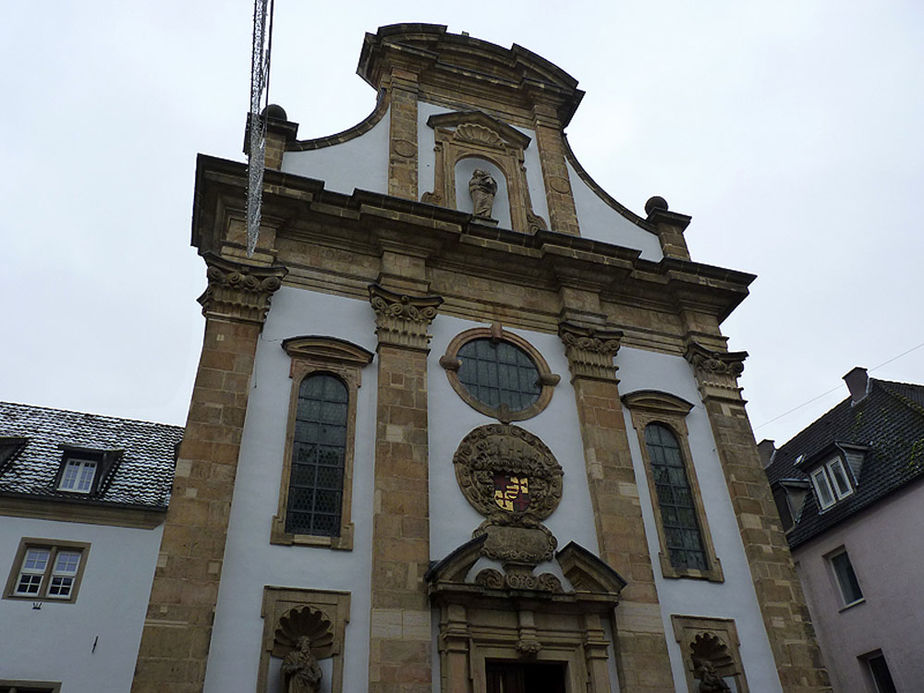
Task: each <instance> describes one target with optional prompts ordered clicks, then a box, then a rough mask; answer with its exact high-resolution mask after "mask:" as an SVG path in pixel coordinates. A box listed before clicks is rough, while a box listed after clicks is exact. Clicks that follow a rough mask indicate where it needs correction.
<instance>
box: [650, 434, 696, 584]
mask: <svg viewBox="0 0 924 693" xmlns="http://www.w3.org/2000/svg"><path fill="white" fill-rule="evenodd" d="M645 446H646V447H647V448H648V457H649V459H650V460H651V472H652V477H653V478H654V482H655V490H656V495H657V498H658V506H659V508H660V510H661V524H662V525H663V527H664V541H665V543H666V544H667V550H668V553H669V555H670V560H671V565H672V566H674V567H675V568H694V569H696V570H707V569H708V566H707V565H706V552H705V550H704V548H703V538H702V533H701V531H700V527H699V521H698V520H697V518H696V508H695V506H694V503H693V496H692V494H691V492H690V481H689V479H688V478H687V471H686V467H684V464H683V455H682V453H681V451H680V445H679V444H678V443H677V438H676V437H675V436H674V434H673V433H672V432H671V431H670V430H669V429H668V428H667V427H666V426H662V425H660V424H655V423H653V424H649V425H648V426H646V427H645Z"/></svg>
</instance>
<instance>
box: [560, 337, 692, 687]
mask: <svg viewBox="0 0 924 693" xmlns="http://www.w3.org/2000/svg"><path fill="white" fill-rule="evenodd" d="M559 336H560V337H561V339H562V342H564V344H565V353H566V355H567V357H568V363H569V366H570V369H571V375H572V379H571V384H572V385H573V386H574V393H575V397H576V398H577V410H578V418H579V419H580V425H581V439H582V441H583V444H584V460H585V464H586V468H587V483H588V486H589V487H590V498H591V503H592V505H593V509H594V518H595V521H596V529H597V541H598V545H599V549H600V557H601V558H602V559H603V560H604V561H606V563H607V564H609V565H610V566H611V567H612V568H613V569H614V570H616V572H618V573H619V574H620V575H621V576H622V577H623V578H624V579H625V580H626V581H627V584H626V587H625V588H624V589H623V591H622V593H621V596H620V604H619V606H618V607H617V608H616V611H615V618H616V633H615V636H616V643H615V651H616V668H617V672H618V674H619V690H620V691H622V692H623V693H655V691H667V690H673V686H674V684H673V679H672V675H671V665H670V661H669V660H668V655H667V641H666V639H665V635H664V626H663V623H662V621H661V610H660V606H659V605H658V594H657V591H656V589H655V584H654V573H653V571H652V567H651V557H650V556H649V553H648V543H647V541H646V539H645V526H644V524H643V523H642V510H641V506H640V504H639V497H638V494H639V491H638V485H637V483H636V480H635V471H634V469H633V467H632V457H631V455H630V453H629V440H628V435H627V432H626V425H625V418H624V417H623V413H622V404H621V402H620V399H619V388H618V383H619V381H618V380H617V379H616V366H615V365H614V364H613V358H614V357H615V356H616V352H617V351H618V350H619V345H620V340H621V339H622V333H621V332H618V331H616V330H602V329H601V330H596V329H591V328H586V327H581V326H578V325H574V324H571V323H561V324H560V325H559Z"/></svg>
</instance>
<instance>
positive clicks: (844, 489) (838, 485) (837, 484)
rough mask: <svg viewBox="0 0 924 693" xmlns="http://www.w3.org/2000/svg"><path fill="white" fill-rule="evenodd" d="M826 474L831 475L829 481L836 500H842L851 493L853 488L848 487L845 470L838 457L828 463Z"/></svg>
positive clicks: (848, 480) (848, 482)
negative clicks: (831, 483)
mask: <svg viewBox="0 0 924 693" xmlns="http://www.w3.org/2000/svg"><path fill="white" fill-rule="evenodd" d="M827 466H828V472H830V474H831V480H832V482H833V486H834V493H836V494H837V499H838V500H842V499H844V498H846V497H847V496H849V495H850V494H851V493H853V487H852V486H851V485H850V479H849V478H848V477H847V470H846V469H844V462H843V461H842V460H841V458H840V457H838V458H837V459H835V460H832V461H831V462H828V465H827Z"/></svg>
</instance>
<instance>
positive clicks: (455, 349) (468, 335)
mask: <svg viewBox="0 0 924 693" xmlns="http://www.w3.org/2000/svg"><path fill="white" fill-rule="evenodd" d="M475 339H490V340H491V341H492V342H499V341H504V342H509V343H510V344H513V345H514V346H517V347H519V348H520V349H522V350H523V351H525V352H526V354H527V355H528V356H529V357H530V359H532V362H533V364H534V365H535V366H536V370H537V371H538V372H539V385H540V386H541V388H542V389H541V391H540V393H539V397H538V399H537V400H536V401H535V402H534V403H533V404H531V405H530V406H528V407H527V408H526V409H521V410H518V411H512V410H511V409H510V408H509V407H508V406H507V405H505V404H502V405H501V406H499V407H492V406H489V405H488V404H486V403H484V402H482V401H481V400H479V399H478V398H476V397H474V396H473V395H472V393H470V392H469V391H468V389H467V388H466V387H465V385H463V384H462V382H461V381H460V380H459V368H460V367H461V365H462V362H461V361H460V360H459V357H458V353H459V349H461V348H462V347H463V346H464V345H465V344H467V343H468V342H471V341H472V340H475ZM439 364H440V366H442V367H443V368H444V369H445V370H446V376H447V377H448V378H449V384H450V385H451V386H452V389H453V390H455V391H456V394H457V395H459V397H461V398H462V400H463V401H464V402H465V403H466V404H467V405H468V406H470V407H471V408H472V409H474V410H475V411H479V412H481V413H482V414H486V415H487V416H491V417H493V418H496V419H497V420H498V421H500V422H501V423H510V422H511V421H523V420H524V419H530V418H532V417H534V416H536V415H538V414H540V413H541V412H542V411H543V410H544V409H545V408H546V407H547V406H548V405H549V402H551V401H552V394H553V391H554V388H555V386H556V385H558V383H559V382H560V381H561V376H559V375H557V374H555V373H552V370H551V369H550V368H549V364H548V363H547V362H546V360H545V359H544V358H543V357H542V354H541V353H539V350H538V349H536V348H535V347H534V346H533V345H532V344H530V343H529V342H528V341H526V340H525V339H523V338H522V337H520V336H519V335H517V334H515V333H513V332H510V331H508V330H505V329H504V328H503V326H502V325H501V324H500V323H493V324H492V325H491V326H490V327H476V328H473V329H471V330H465V331H464V332H461V333H459V334H458V335H456V336H455V337H454V338H453V339H452V341H451V342H449V344H448V345H447V347H446V353H445V354H443V355H442V356H440V360H439Z"/></svg>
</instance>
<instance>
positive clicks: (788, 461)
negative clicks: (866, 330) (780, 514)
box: [766, 378, 924, 548]
mask: <svg viewBox="0 0 924 693" xmlns="http://www.w3.org/2000/svg"><path fill="white" fill-rule="evenodd" d="M834 443H840V444H853V445H861V446H869V449H868V450H867V452H866V455H865V459H864V462H863V467H862V471H861V472H860V478H859V479H857V480H856V482H857V483H856V491H855V493H853V494H852V495H850V496H848V497H847V498H844V499H843V500H840V501H838V502H837V503H835V504H834V505H833V506H832V507H830V508H828V509H827V510H826V511H824V512H820V511H819V508H818V504H817V501H816V498H815V494H814V492H813V493H809V494H808V495H807V496H806V499H805V505H804V506H803V509H802V517H801V518H800V520H799V522H798V523H797V524H796V525H795V526H794V527H793V528H792V530H790V532H789V533H788V535H787V537H788V539H789V544H790V546H791V547H792V548H795V547H796V546H798V545H800V544H803V543H805V542H806V541H808V540H809V539H812V538H813V537H816V536H818V535H819V534H822V533H823V532H825V531H827V530H828V529H830V528H831V527H834V526H835V525H837V524H839V523H840V522H842V521H844V520H846V519H848V518H849V517H851V516H853V515H855V514H856V513H858V512H860V511H861V510H863V509H865V508H867V507H869V506H871V505H873V504H874V503H877V502H879V501H880V500H882V499H883V498H885V497H886V496H887V495H889V494H890V493H892V492H894V491H896V490H898V489H900V488H902V487H904V486H906V485H907V484H909V483H912V482H914V481H916V480H919V479H921V478H924V386H922V385H914V384H910V383H897V382H892V381H888V380H877V379H875V378H871V379H870V388H869V392H868V394H867V396H866V397H864V398H863V399H862V400H860V401H859V402H857V403H856V404H852V403H851V400H850V398H849V397H848V398H847V399H845V400H844V401H843V402H841V403H840V404H838V405H837V406H835V407H834V408H833V409H831V410H830V411H829V412H828V413H826V414H824V415H823V416H821V417H820V418H818V419H817V420H816V421H815V422H814V423H812V424H811V425H809V426H808V427H806V428H805V429H803V430H802V431H801V432H799V433H798V434H796V436H794V437H793V438H792V439H791V440H790V441H788V442H787V443H786V444H784V445H783V446H782V447H780V448H779V449H778V450H777V451H776V453H775V455H774V457H773V461H772V462H771V463H770V465H769V466H768V467H767V470H766V472H767V478H768V479H769V481H770V483H771V485H774V484H776V483H778V482H780V481H783V480H784V479H794V478H795V479H806V480H807V479H808V478H809V477H808V475H807V473H806V471H803V470H806V469H808V470H811V469H812V468H813V466H815V464H814V463H816V462H823V461H826V460H827V459H828V457H827V452H828V451H830V448H831V446H832V445H833V444H834ZM800 455H804V456H805V457H804V460H803V462H802V464H801V465H800V467H801V468H799V467H796V460H797V459H798V458H799V456H800Z"/></svg>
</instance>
